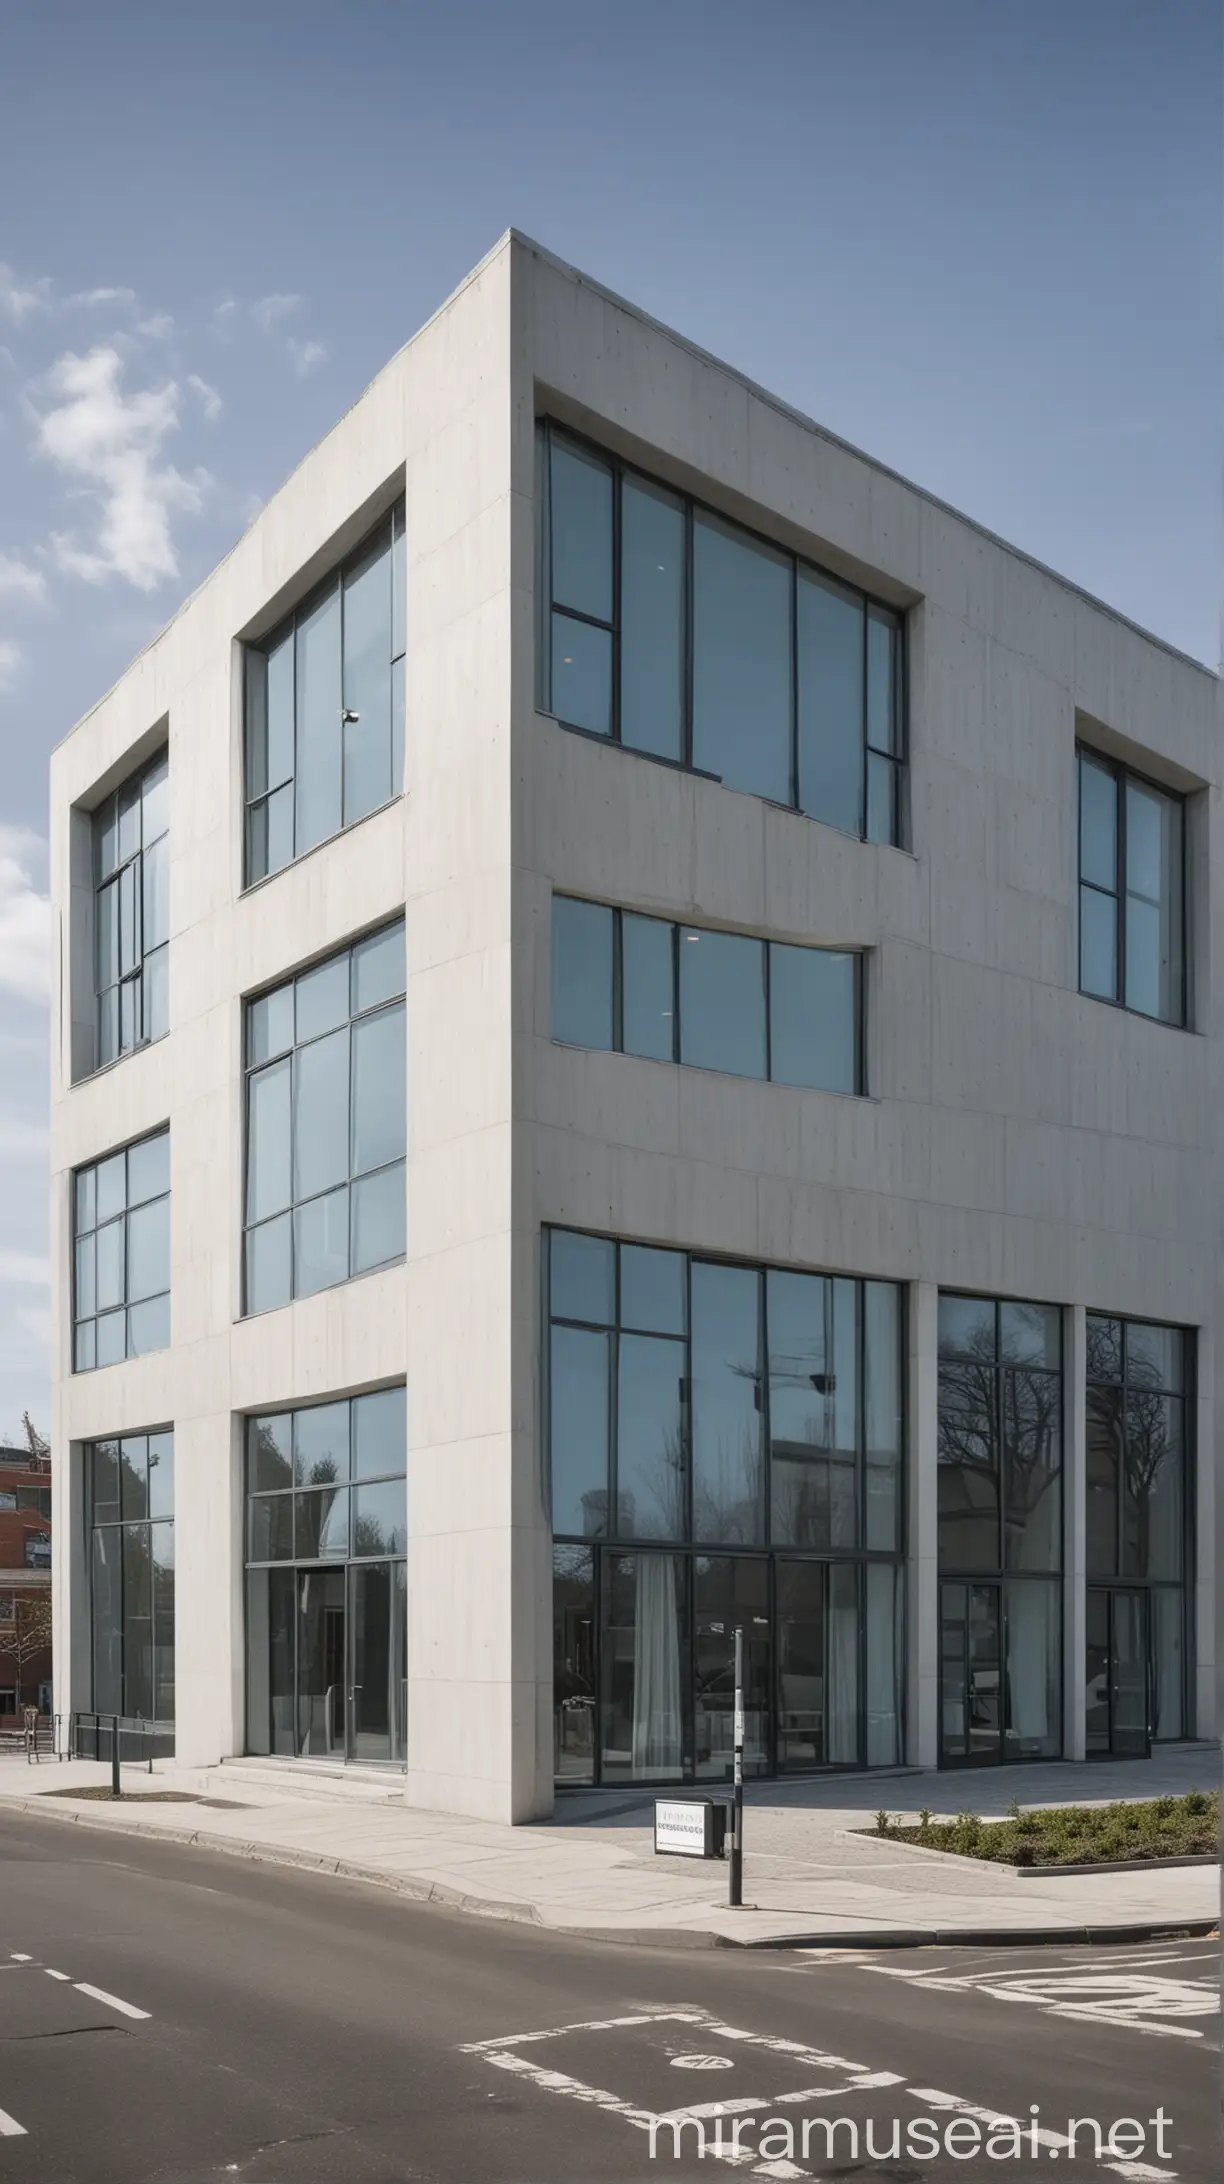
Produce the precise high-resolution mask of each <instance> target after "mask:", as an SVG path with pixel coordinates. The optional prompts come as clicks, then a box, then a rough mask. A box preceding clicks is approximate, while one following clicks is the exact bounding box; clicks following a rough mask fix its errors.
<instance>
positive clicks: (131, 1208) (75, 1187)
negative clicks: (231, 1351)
mask: <svg viewBox="0 0 1224 2184" xmlns="http://www.w3.org/2000/svg"><path fill="white" fill-rule="evenodd" d="M160 1137H164V1138H165V1140H166V1164H167V1172H168V1174H169V1163H170V1125H169V1123H168V1122H164V1123H161V1124H159V1126H158V1127H157V1129H155V1130H146V1131H145V1132H144V1134H143V1136H141V1137H138V1138H129V1139H128V1140H127V1142H126V1143H125V1144H123V1145H116V1146H113V1147H112V1148H111V1150H110V1151H109V1152H105V1153H98V1154H96V1155H95V1157H94V1158H93V1159H92V1160H86V1161H82V1163H81V1165H80V1167H78V1168H74V1169H73V1171H72V1190H71V1194H70V1196H71V1240H72V1327H71V1371H72V1372H73V1373H91V1372H102V1371H105V1370H106V1366H107V1365H108V1364H113V1365H125V1364H129V1363H130V1362H131V1360H132V1359H133V1358H135V1357H154V1356H156V1355H157V1349H154V1350H133V1349H131V1348H130V1347H129V1338H130V1314H131V1311H132V1309H133V1306H134V1305H142V1304H155V1303H157V1302H158V1300H159V1299H160V1298H162V1297H164V1298H165V1300H166V1304H167V1308H168V1309H172V1306H171V1297H172V1293H173V1286H174V1284H173V1259H172V1258H171V1257H169V1255H168V1263H167V1267H166V1287H165V1288H164V1289H155V1290H151V1291H150V1293H149V1295H148V1296H146V1297H136V1298H133V1297H131V1296H129V1294H128V1280H129V1271H130V1254H129V1245H128V1224H129V1222H130V1220H131V1217H132V1214H133V1213H139V1212H143V1210H144V1209H145V1207H147V1206H157V1205H161V1204H162V1202H163V1201H164V1202H165V1204H166V1206H167V1207H169V1205H170V1201H171V1197H172V1187H173V1179H172V1177H171V1179H170V1180H168V1181H167V1184H166V1188H165V1190H164V1191H157V1192H155V1194H154V1195H153V1197H151V1198H140V1199H137V1200H136V1202H135V1204H133V1203H132V1201H131V1198H130V1195H129V1193H130V1188H131V1186H130V1182H129V1179H128V1156H129V1154H130V1153H132V1152H133V1151H134V1150H135V1149H136V1147H138V1146H141V1145H149V1144H151V1143H152V1142H153V1140H154V1139H155V1138H160ZM118 1157H122V1160H123V1209H122V1212H120V1213H117V1214H112V1215H111V1216H110V1217H109V1219H108V1220H107V1221H104V1222H101V1223H99V1221H98V1218H97V1204H96V1200H95V1205H94V1219H93V1222H92V1224H91V1225H90V1226H89V1227H87V1228H82V1227H81V1226H80V1218H79V1211H78V1201H79V1194H80V1190H81V1179H82V1177H83V1176H85V1175H93V1176H94V1178H95V1182H94V1189H95V1193H96V1190H97V1181H96V1178H97V1171H98V1169H99V1168H102V1167H104V1166H105V1165H106V1163H107V1162H108V1161H110V1160H114V1159H116V1158H118ZM167 1219H169V1215H167ZM120 1222H121V1223H122V1226H123V1298H122V1302H121V1303H119V1304H117V1305H112V1306H108V1307H107V1313H106V1314H103V1313H101V1312H99V1310H98V1302H97V1271H96V1261H95V1273H94V1284H95V1287H94V1309H93V1311H92V1312H86V1313H81V1312H79V1311H78V1309H77V1306H78V1301H79V1295H78V1278H77V1249H78V1246H79V1244H80V1243H82V1242H83V1241H84V1240H85V1239H86V1238H87V1237H88V1238H90V1239H94V1240H95V1243H96V1238H97V1237H98V1235H99V1234H100V1233H101V1230H102V1229H103V1228H109V1227H112V1226H115V1225H117V1224H119V1223H120ZM117 1312H122V1314H123V1340H124V1350H123V1356H122V1357H121V1358H111V1359H108V1360H105V1361H104V1362H103V1364H101V1365H99V1363H98V1361H97V1327H98V1321H99V1319H101V1318H103V1317H105V1316H108V1315H109V1314H110V1313H117ZM88 1326H92V1328H93V1330H94V1362H93V1364H92V1365H80V1364H78V1363H77V1336H78V1332H79V1330H80V1329H81V1328H82V1327H88ZM172 1328H173V1321H171V1328H170V1330H168V1331H167V1336H166V1340H165V1342H164V1343H161V1344H159V1345H158V1346H157V1348H158V1349H162V1350H168V1349H169V1348H170V1346H171V1339H172ZM152 1430H154V1429H153V1428H150V1431H152Z"/></svg>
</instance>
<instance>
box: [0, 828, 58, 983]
mask: <svg viewBox="0 0 1224 2184" xmlns="http://www.w3.org/2000/svg"><path fill="white" fill-rule="evenodd" d="M44 855H45V844H44V843H43V842H42V841H41V840H40V839H39V837H38V835H36V834H32V833H31V832H30V831H29V829H28V828H26V827H6V826H0V991H4V992H7V993H11V994H16V996H17V997H18V999H19V1000H22V1001H45V1000H46V998H47V990H48V972H49V970H50V952H51V903H50V900H49V898H48V897H47V896H46V895H44V894H43V893H42V892H41V891H40V889H39V888H38V887H37V886H36V885H35V881H34V865H35V862H36V860H38V859H40V858H41V857H42V856H44Z"/></svg>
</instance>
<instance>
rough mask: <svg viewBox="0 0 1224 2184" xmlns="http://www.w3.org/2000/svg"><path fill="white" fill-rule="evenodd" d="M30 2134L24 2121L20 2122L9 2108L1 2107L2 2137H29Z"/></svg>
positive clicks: (0, 2123)
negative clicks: (10, 2113)
mask: <svg viewBox="0 0 1224 2184" xmlns="http://www.w3.org/2000/svg"><path fill="white" fill-rule="evenodd" d="M29 2135H30V2134H29V2132H28V2131H27V2130H26V2127H25V2125H24V2123H18V2121H17V2118H16V2117H15V2116H10V2115H9V2113H8V2111H7V2109H4V2108H0V2138H28V2137H29Z"/></svg>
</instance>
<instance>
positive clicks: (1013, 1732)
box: [938, 1292, 1063, 1761]
mask: <svg viewBox="0 0 1224 2184" xmlns="http://www.w3.org/2000/svg"><path fill="white" fill-rule="evenodd" d="M1062 1401H1063V1383H1062V1335H1061V1314H1060V1312H1059V1310H1058V1308H1057V1307H1056V1306H1054V1305H1047V1304H1025V1303H1014V1302H1011V1301H1000V1300H998V1299H996V1298H992V1297H965V1296H956V1295H953V1294H950V1293H947V1292H945V1293H944V1294H942V1295H941V1297H940V1300H939V1465H938V1471H939V1566H940V1571H941V1575H943V1576H945V1577H951V1576H953V1575H955V1576H956V1577H958V1578H961V1577H963V1578H976V1579H981V1580H991V1582H981V1583H960V1584H945V1585H944V1586H943V1588H942V1600H943V1606H942V1640H941V1643H942V1668H941V1676H942V1682H943V1700H942V1706H943V1717H942V1732H941V1733H942V1749H943V1753H944V1757H945V1759H948V1760H952V1761H956V1760H962V1761H963V1760H967V1759H970V1758H978V1759H981V1758H987V1759H995V1760H997V1759H1004V1758H1006V1759H1033V1758H1040V1757H1052V1756H1053V1755H1054V1754H1055V1753H1056V1752H1057V1751H1058V1748H1059V1737H1060V1717H1059V1704H1058V1695H1059V1678H1060V1661H1061V1637H1060V1633H1061V1609H1060V1602H1059V1588H1058V1585H1057V1583H1056V1582H1055V1580H1056V1579H1057V1577H1058V1575H1059V1573H1060V1572H1061V1569H1062ZM1005 1573H1006V1574H1005Z"/></svg>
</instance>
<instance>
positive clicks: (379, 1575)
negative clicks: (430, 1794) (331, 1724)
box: [347, 1562, 408, 1765]
mask: <svg viewBox="0 0 1224 2184" xmlns="http://www.w3.org/2000/svg"><path fill="white" fill-rule="evenodd" d="M348 1580H349V1616H348V1619H349V1627H350V1630H351V1634H352V1682H351V1683H350V1685H349V1701H348V1747H347V1756H348V1757H349V1758H350V1759H360V1760H367V1761H378V1760H384V1761H387V1762H391V1761H396V1762H398V1763H399V1764H401V1765H402V1763H403V1759H404V1751H405V1745H404V1717H405V1712H406V1692H407V1673H408V1666H407V1653H406V1641H407V1629H406V1616H405V1604H406V1603H405V1584H404V1564H403V1563H402V1562H353V1563H350V1564H349V1569H348Z"/></svg>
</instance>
